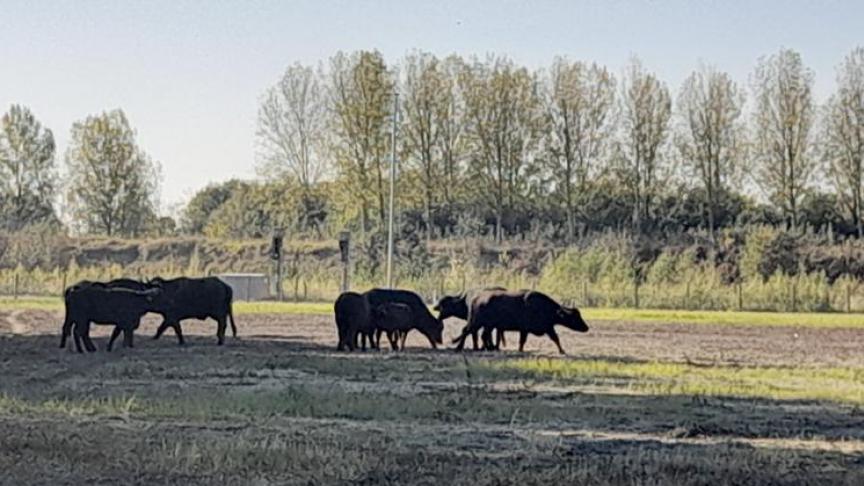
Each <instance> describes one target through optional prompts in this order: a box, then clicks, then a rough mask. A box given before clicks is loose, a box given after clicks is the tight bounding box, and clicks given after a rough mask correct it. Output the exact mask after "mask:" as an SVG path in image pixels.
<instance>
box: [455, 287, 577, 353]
mask: <svg viewBox="0 0 864 486" xmlns="http://www.w3.org/2000/svg"><path fill="white" fill-rule="evenodd" d="M470 313H471V318H470V321H469V322H468V326H466V329H465V331H463V332H462V334H461V335H460V336H459V337H458V338H456V339H455V340H454V342H457V343H458V346H457V348H456V349H457V350H459V349H462V347H463V346H464V344H465V339H466V338H467V336H468V334H469V333H471V332H474V331H476V330H479V329H483V341H484V343H486V347H487V348H488V347H489V344H490V343H491V333H492V330H493V329H496V330H498V332H501V331H519V351H522V350H523V349H524V347H525V341H526V340H527V339H528V334H529V333H530V334H534V335H537V336H541V335H543V334H545V335H547V336H549V339H551V340H552V342H554V343H555V345H556V346H558V352H560V353H561V354H565V352H564V348H562V347H561V341H560V340H559V339H558V334H557V333H556V332H555V324H560V325H563V326H565V327H567V328H569V329H572V330H574V331H577V332H587V331H588V324H586V323H585V321H584V320H583V319H582V315H581V314H580V313H579V310H578V309H576V308H570V307H564V306H562V305H560V304H558V303H557V302H555V301H554V300H552V298H550V297H549V296H547V295H546V294H543V293H541V292H534V291H526V290H520V291H511V292H490V293H486V294H484V295H482V296H478V297H477V298H475V299H474V300H473V301H472V303H471V310H470Z"/></svg>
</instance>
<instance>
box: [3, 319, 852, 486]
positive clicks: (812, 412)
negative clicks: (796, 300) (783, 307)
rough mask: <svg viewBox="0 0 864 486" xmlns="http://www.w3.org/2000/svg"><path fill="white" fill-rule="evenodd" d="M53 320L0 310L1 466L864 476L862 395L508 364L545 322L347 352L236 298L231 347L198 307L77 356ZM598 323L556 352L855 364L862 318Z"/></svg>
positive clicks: (429, 478) (595, 358)
mask: <svg viewBox="0 0 864 486" xmlns="http://www.w3.org/2000/svg"><path fill="white" fill-rule="evenodd" d="M60 322H61V316H60V314H59V313H55V312H48V311H32V310H27V311H8V310H2V309H0V484H16V485H17V484H118V483H122V484H178V485H179V484H261V485H264V484H436V485H440V484H442V483H445V484H446V483H451V484H473V485H479V484H540V483H543V484H658V485H660V484H663V485H665V484H712V485H717V484H815V483H820V484H850V485H852V484H856V485H857V484H864V412H862V411H861V410H860V409H859V407H858V405H857V404H854V403H841V402H831V401H816V400H775V399H769V398H760V397H750V398H741V397H735V396H717V395H712V394H710V393H709V394H704V395H688V394H676V393H656V394H652V393H648V392H645V390H644V389H642V388H639V387H636V386H634V382H633V380H632V377H629V378H628V377H625V376H618V375H616V374H615V373H601V372H598V373H597V374H596V375H587V376H583V377H580V379H579V380H576V381H560V380H556V379H553V378H551V377H550V378H544V377H542V376H533V377H526V375H525V374H521V373H514V372H510V371H508V370H507V369H504V368H501V367H500V366H499V365H501V364H506V363H510V362H516V361H517V360H519V359H520V358H526V357H527V358H530V359H533V358H536V357H541V356H548V357H550V358H554V359H556V360H557V359H558V358H557V354H555V353H554V346H553V345H552V343H551V342H550V341H548V339H546V338H541V337H531V338H529V341H528V346H527V352H526V353H525V354H520V353H518V352H516V351H514V350H513V348H514V347H515V344H516V341H517V338H516V335H515V334H513V335H511V337H510V342H509V350H508V351H505V352H503V353H497V354H495V353H477V352H470V351H469V352H466V353H454V352H452V351H449V350H437V351H433V350H431V349H429V345H428V343H427V342H426V341H425V340H424V339H422V338H421V337H420V336H419V335H412V336H411V337H410V338H409V342H408V344H409V347H410V348H411V349H409V350H407V351H406V352H392V351H380V352H378V351H376V352H366V353H361V352H357V353H350V354H349V353H338V352H336V351H335V350H334V349H333V348H334V344H335V326H334V324H333V322H332V318H330V317H328V316H311V315H240V316H238V324H239V333H240V337H238V338H237V339H232V338H230V337H229V339H228V340H227V344H226V345H225V346H223V347H219V346H216V339H215V335H214V334H215V323H213V322H209V321H208V322H196V321H191V322H189V323H187V324H185V325H184V332H185V334H187V335H188V336H189V339H188V341H189V343H188V345H187V346H184V347H180V346H178V345H177V344H176V340H175V338H174V336H173V335H172V334H171V332H170V331H169V332H168V333H167V334H166V335H165V336H163V338H162V339H161V340H159V341H153V340H151V339H150V336H152V334H153V333H154V332H155V328H156V325H157V324H158V321H157V320H156V319H152V318H148V319H146V320H145V322H144V323H143V324H142V326H141V329H139V331H138V332H137V333H136V347H135V348H134V349H123V348H118V349H116V350H115V351H114V352H112V353H107V352H105V351H104V347H105V342H106V341H105V337H106V336H107V334H108V333H109V331H110V328H107V327H97V328H96V335H97V336H99V337H98V338H97V339H96V344H97V346H98V347H99V348H100V351H99V352H98V353H94V354H87V355H79V354H77V353H75V352H74V351H72V349H74V346H71V347H70V349H66V350H60V349H58V344H59V336H58V332H59V327H60ZM593 324H594V326H593V327H592V330H591V332H589V333H588V334H576V333H572V332H570V331H568V330H563V329H562V330H561V331H560V332H559V334H561V337H562V342H563V345H564V347H565V349H567V350H568V357H566V358H563V359H565V360H571V361H573V362H576V363H588V364H590V363H594V362H598V363H607V364H608V363H610V362H611V363H622V364H625V365H626V364H633V363H635V364H639V363H685V364H688V365H692V366H694V367H705V368H712V367H730V369H734V368H736V367H755V368H759V367H772V368H777V367H789V368H790V369H800V368H804V369H813V370H823V369H833V368H844V369H847V368H848V369H853V370H861V369H864V332H862V331H859V330H851V329H806V328H783V327H746V326H728V327H727V326H713V325H704V324H700V325H684V324H662V323H657V324H645V323H630V322H598V323H593ZM461 326H462V324H461V323H460V322H458V321H450V322H448V326H447V327H448V329H447V335H448V336H449V337H453V336H455V335H456V334H457V333H458V331H459V329H461ZM469 346H470V344H469ZM723 369H726V368H723ZM856 373H857V371H856ZM861 373H862V375H861V376H864V372H861ZM856 376H857V375H856ZM767 386H770V384H767Z"/></svg>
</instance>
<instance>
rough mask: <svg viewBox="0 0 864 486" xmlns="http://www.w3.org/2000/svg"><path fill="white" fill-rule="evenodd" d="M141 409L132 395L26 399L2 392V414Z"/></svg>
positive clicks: (103, 412) (118, 412)
mask: <svg viewBox="0 0 864 486" xmlns="http://www.w3.org/2000/svg"><path fill="white" fill-rule="evenodd" d="M139 410H141V404H140V403H139V402H138V401H137V400H136V398H135V397H132V396H120V397H106V398H99V399H65V398H60V399H48V400H41V401H32V400H24V399H21V398H17V397H14V396H10V395H7V394H0V414H9V415H26V414H34V415H39V414H54V415H64V416H86V415H127V414H129V413H132V412H136V411H139Z"/></svg>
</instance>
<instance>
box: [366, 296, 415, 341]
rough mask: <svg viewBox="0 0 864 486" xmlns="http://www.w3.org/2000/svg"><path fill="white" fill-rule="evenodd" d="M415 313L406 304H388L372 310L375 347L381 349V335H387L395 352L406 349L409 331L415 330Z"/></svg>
mask: <svg viewBox="0 0 864 486" xmlns="http://www.w3.org/2000/svg"><path fill="white" fill-rule="evenodd" d="M413 317H414V313H413V312H412V310H411V307H410V306H408V305H406V304H400V303H396V302H388V303H386V304H381V305H379V306H378V307H374V308H373V309H372V325H373V326H374V327H375V346H376V347H378V348H380V347H381V334H382V333H387V339H388V340H389V341H390V346H391V347H392V348H393V349H394V350H398V349H400V346H401V349H403V350H404V349H405V339H407V338H408V331H410V330H411V329H414V320H413Z"/></svg>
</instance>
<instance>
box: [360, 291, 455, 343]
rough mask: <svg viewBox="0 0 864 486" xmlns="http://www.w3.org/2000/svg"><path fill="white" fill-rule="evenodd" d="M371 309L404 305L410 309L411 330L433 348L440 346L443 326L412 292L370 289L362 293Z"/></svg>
mask: <svg viewBox="0 0 864 486" xmlns="http://www.w3.org/2000/svg"><path fill="white" fill-rule="evenodd" d="M363 295H365V296H366V300H367V301H368V302H369V306H370V307H371V308H375V307H378V306H380V305H383V304H387V303H396V304H405V305H407V306H408V307H410V308H411V322H412V327H411V328H412V329H417V330H418V331H420V333H421V334H423V335H424V336H426V339H428V340H429V343H430V344H431V345H432V347H433V348H437V347H438V344H442V343H443V342H444V340H443V336H442V334H443V332H444V324H442V323H441V321H439V320H438V319H436V318H435V316H433V315H432V313H431V312H429V308H428V307H426V304H425V303H424V302H423V299H421V298H420V296H419V295H417V294H415V293H414V292H411V291H408V290H394V289H372V290H369V291H367V292H366V293H364V294H363ZM391 344H392V343H391Z"/></svg>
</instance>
